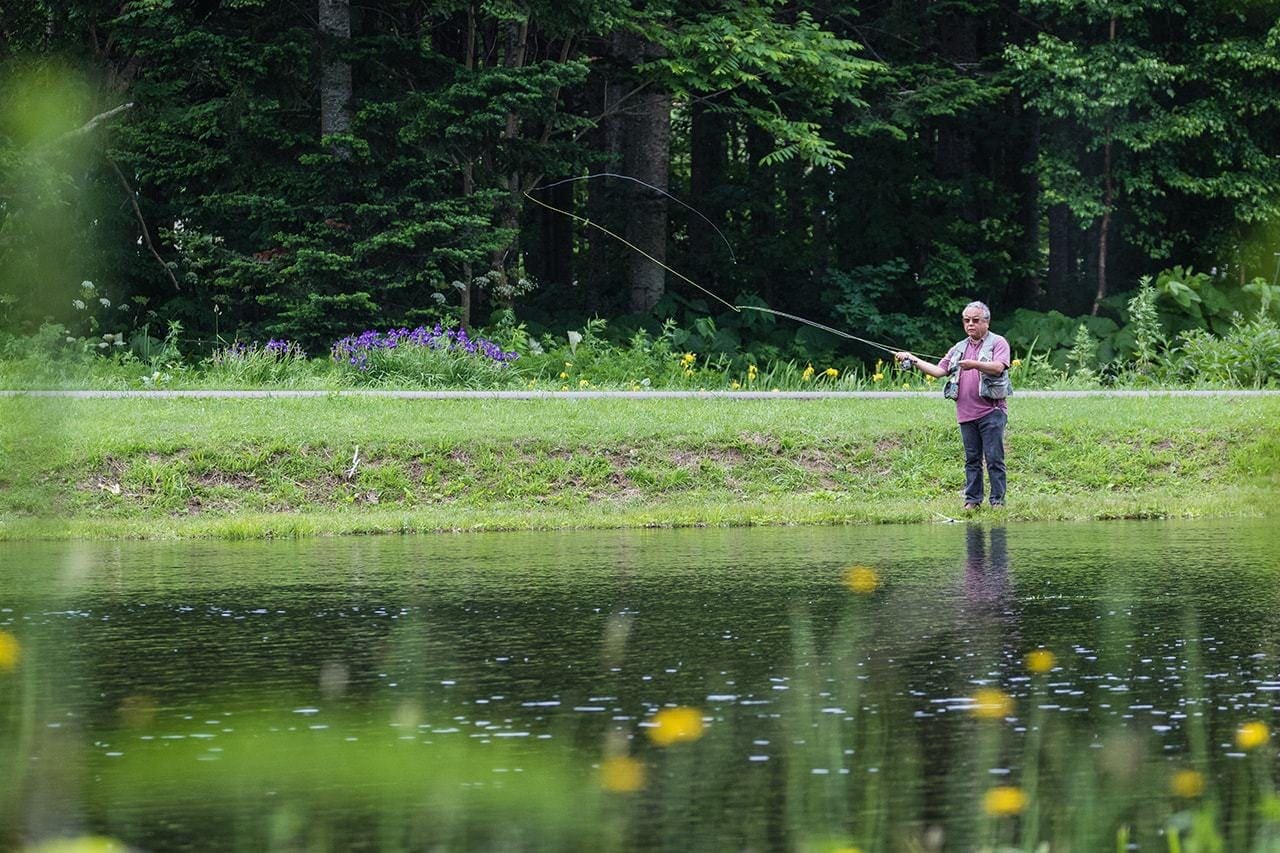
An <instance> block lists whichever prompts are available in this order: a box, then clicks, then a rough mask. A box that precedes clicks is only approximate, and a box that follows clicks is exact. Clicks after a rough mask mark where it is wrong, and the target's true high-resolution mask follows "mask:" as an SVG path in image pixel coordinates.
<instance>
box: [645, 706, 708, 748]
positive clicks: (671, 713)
mask: <svg viewBox="0 0 1280 853" xmlns="http://www.w3.org/2000/svg"><path fill="white" fill-rule="evenodd" d="M702 729H703V726H702V712H701V711H699V710H698V709H697V708H690V707H688V706H687V705H678V706H676V707H675V708H663V709H662V710H661V711H659V712H658V713H656V714H654V715H653V725H652V726H650V727H649V740H651V741H653V742H654V743H656V744H657V745H658V746H671V745H672V744H676V743H689V742H691V741H695V740H697V739H698V738H700V737H702Z"/></svg>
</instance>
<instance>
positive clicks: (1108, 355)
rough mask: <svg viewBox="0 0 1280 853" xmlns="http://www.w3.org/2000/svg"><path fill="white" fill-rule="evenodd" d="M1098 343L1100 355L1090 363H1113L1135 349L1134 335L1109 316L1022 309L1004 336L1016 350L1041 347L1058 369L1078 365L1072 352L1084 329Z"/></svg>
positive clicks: (1006, 328)
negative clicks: (1132, 345) (1079, 315)
mask: <svg viewBox="0 0 1280 853" xmlns="http://www.w3.org/2000/svg"><path fill="white" fill-rule="evenodd" d="M1081 328H1083V329H1084V330H1085V334H1087V335H1088V336H1089V338H1090V339H1091V340H1093V341H1094V342H1095V345H1096V352H1095V354H1094V356H1093V358H1091V359H1090V363H1096V362H1097V361H1098V360H1100V361H1102V362H1110V361H1112V360H1114V359H1115V358H1117V357H1119V356H1121V355H1123V354H1124V353H1125V352H1127V351H1128V349H1129V348H1130V347H1131V344H1130V343H1129V342H1130V341H1131V340H1132V333H1131V332H1129V331H1127V330H1123V329H1121V328H1120V327H1119V325H1117V323H1116V322H1115V321H1114V320H1112V319H1111V318H1109V317H1090V316H1084V317H1068V316H1066V315H1065V314H1063V313H1062V312H1060V311H1047V312H1040V311H1030V310H1027V309H1025V308H1020V309H1018V310H1017V311H1015V312H1013V316H1012V317H1010V320H1009V324H1008V325H1007V326H1005V327H1004V332H1003V334H1004V336H1005V337H1006V338H1008V339H1009V343H1010V345H1011V346H1013V347H1014V348H1015V349H1018V348H1021V347H1038V348H1039V350H1040V351H1041V352H1042V353H1044V355H1045V356H1046V357H1047V358H1048V359H1049V360H1050V362H1051V363H1053V364H1054V365H1055V366H1056V367H1057V368H1058V369H1064V368H1066V367H1067V365H1068V364H1072V363H1075V364H1078V363H1079V362H1074V361H1073V360H1072V357H1071V350H1072V348H1073V347H1074V346H1075V344H1076V342H1077V341H1078V338H1079V335H1080V330H1081Z"/></svg>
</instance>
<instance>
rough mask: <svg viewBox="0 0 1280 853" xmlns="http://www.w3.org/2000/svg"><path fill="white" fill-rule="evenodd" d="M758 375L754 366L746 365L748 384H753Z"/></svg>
mask: <svg viewBox="0 0 1280 853" xmlns="http://www.w3.org/2000/svg"><path fill="white" fill-rule="evenodd" d="M759 373H760V371H759V370H758V369H757V368H756V366H755V365H754V364H750V365H747V381H748V382H755V381H756V376H757V375H759Z"/></svg>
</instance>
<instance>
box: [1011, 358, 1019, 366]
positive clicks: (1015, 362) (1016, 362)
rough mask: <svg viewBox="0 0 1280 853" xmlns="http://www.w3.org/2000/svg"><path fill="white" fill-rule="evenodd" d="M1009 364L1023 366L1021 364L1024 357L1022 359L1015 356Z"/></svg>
mask: <svg viewBox="0 0 1280 853" xmlns="http://www.w3.org/2000/svg"><path fill="white" fill-rule="evenodd" d="M1009 366H1010V367H1021V366H1022V359H1020V358H1015V359H1014V360H1013V361H1011V362H1009Z"/></svg>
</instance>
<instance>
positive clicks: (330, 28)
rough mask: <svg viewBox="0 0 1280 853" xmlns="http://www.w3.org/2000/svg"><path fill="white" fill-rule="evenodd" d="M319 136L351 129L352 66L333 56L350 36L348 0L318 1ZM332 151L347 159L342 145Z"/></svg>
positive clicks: (348, 154) (342, 47)
mask: <svg viewBox="0 0 1280 853" xmlns="http://www.w3.org/2000/svg"><path fill="white" fill-rule="evenodd" d="M319 25H320V54H321V58H322V59H321V71H320V135H321V136H329V135H330V134H335V133H350V132H351V94H352V93H351V66H350V65H349V64H348V63H347V62H346V61H345V60H342V59H339V58H336V55H337V54H338V53H339V52H341V51H342V50H343V49H344V48H345V46H346V43H347V42H348V41H350V39H351V0H320V8H319ZM333 153H334V154H336V155H337V156H339V157H341V158H343V159H347V158H348V157H350V156H351V151H350V149H349V148H347V146H345V145H337V146H334V147H333Z"/></svg>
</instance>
